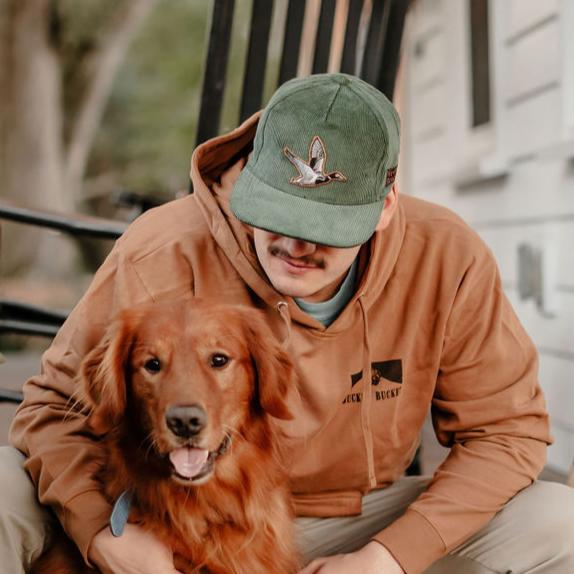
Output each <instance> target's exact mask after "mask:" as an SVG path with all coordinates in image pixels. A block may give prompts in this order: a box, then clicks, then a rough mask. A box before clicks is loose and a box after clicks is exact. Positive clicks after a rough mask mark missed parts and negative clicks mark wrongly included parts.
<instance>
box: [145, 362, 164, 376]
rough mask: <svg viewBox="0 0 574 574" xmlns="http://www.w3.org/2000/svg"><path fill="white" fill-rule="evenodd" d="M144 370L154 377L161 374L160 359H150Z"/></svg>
mask: <svg viewBox="0 0 574 574" xmlns="http://www.w3.org/2000/svg"><path fill="white" fill-rule="evenodd" d="M144 369H145V370H146V371H147V372H148V373H151V374H152V375H153V374H155V373H159V372H160V370H161V363H160V362H159V359H155V358H154V359H149V360H147V361H146V362H145V364H144Z"/></svg>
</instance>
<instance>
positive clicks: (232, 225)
mask: <svg viewBox="0 0 574 574" xmlns="http://www.w3.org/2000/svg"><path fill="white" fill-rule="evenodd" d="M259 117H260V113H257V114H255V115H253V116H252V117H250V118H249V119H247V120H246V121H245V122H244V123H243V124H241V125H240V126H239V127H238V128H237V129H235V130H233V131H232V132H230V133H228V134H225V135H223V136H219V137H216V138H213V139H211V140H208V141H207V142H205V143H203V144H201V145H200V146H198V147H197V148H196V150H195V151H194V153H193V156H192V158H191V172H190V176H191V181H192V185H193V190H194V193H195V194H196V198H197V201H198V204H199V205H200V208H201V210H202V212H203V215H204V217H205V220H206V222H207V224H208V225H209V227H210V230H211V233H212V235H213V237H214V239H215V241H216V242H217V243H218V245H219V246H220V247H221V248H222V249H223V250H224V252H225V253H226V255H227V256H228V258H229V261H231V262H232V264H233V266H234V267H235V269H236V271H237V272H238V273H239V275H240V276H241V277H242V279H243V280H244V281H245V282H246V283H247V285H249V287H250V288H251V289H252V290H253V291H254V292H255V293H256V294H257V295H258V296H259V297H260V298H261V299H262V300H263V301H265V303H267V304H268V305H270V306H272V307H274V308H277V309H278V310H279V308H280V307H281V306H284V305H285V303H286V304H287V308H288V310H289V315H290V317H291V320H293V321H295V322H298V323H301V324H304V325H306V326H307V327H310V328H314V329H317V330H319V331H328V332H329V333H333V334H334V333H336V332H338V331H340V330H344V329H346V328H348V326H349V324H350V323H352V322H353V321H355V320H356V315H355V314H354V313H350V312H349V309H350V308H351V307H355V306H356V304H357V301H358V299H359V298H361V305H362V307H363V312H364V311H367V310H368V309H369V308H370V306H371V305H372V304H373V302H374V301H376V300H377V298H378V296H379V295H380V293H381V291H382V290H383V289H384V287H385V285H386V283H387V281H388V280H389V279H390V277H391V274H392V271H393V269H394V267H395V263H396V261H397V258H398V256H399V253H400V250H401V245H402V241H403V237H404V233H405V228H406V225H405V216H404V212H403V209H402V206H401V205H400V204H399V206H398V209H397V211H396V212H395V215H394V216H393V219H392V221H391V223H390V224H389V226H388V227H387V228H386V229H385V230H384V231H377V232H375V233H374V235H373V236H372V237H371V239H370V240H369V241H368V242H367V243H365V244H364V246H363V248H362V249H361V251H360V253H359V272H358V284H357V289H356V291H355V295H354V296H353V298H352V299H351V300H350V301H349V303H348V304H347V306H346V308H345V309H344V310H343V312H342V313H341V314H340V315H339V317H338V318H337V319H336V320H335V321H334V322H333V323H332V324H331V325H329V326H328V327H325V326H323V325H322V324H321V323H319V322H318V321H316V320H315V319H313V318H312V317H310V316H309V315H308V314H306V313H305V312H304V311H302V310H301V309H300V308H299V307H298V305H297V304H296V303H295V302H294V301H293V299H292V298H291V297H286V296H284V295H282V294H281V293H279V292H277V291H276V290H275V289H274V288H273V286H272V285H271V284H270V282H269V280H268V279H267V277H266V275H265V273H264V271H263V269H262V268H261V265H260V264H259V261H258V259H257V254H256V252H255V248H254V245H253V239H252V230H251V228H250V227H249V226H248V225H246V224H244V223H242V222H241V221H239V220H238V219H237V218H236V217H235V215H234V214H233V213H232V211H231V209H230V207H229V200H230V196H231V191H232V189H233V185H234V184H235V181H236V180H237V178H238V177H239V174H240V172H241V170H242V169H243V167H244V165H245V163H246V161H247V157H248V155H249V153H251V150H252V148H253V139H254V137H255V131H256V129H257V123H258V121H259Z"/></svg>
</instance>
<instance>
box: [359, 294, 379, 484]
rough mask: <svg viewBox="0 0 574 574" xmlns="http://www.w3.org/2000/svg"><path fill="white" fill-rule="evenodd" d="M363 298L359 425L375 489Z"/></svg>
mask: <svg viewBox="0 0 574 574" xmlns="http://www.w3.org/2000/svg"><path fill="white" fill-rule="evenodd" d="M364 296H365V293H361V294H360V295H359V298H358V302H359V306H360V307H361V315H362V317H363V400H362V401H361V425H362V427H363V438H364V440H365V449H366V451H367V467H368V474H369V486H370V487H371V488H375V487H376V486H377V477H376V474H375V454H374V445H373V431H372V425H371V403H372V402H373V393H372V389H371V382H372V373H371V348H370V344H369V322H368V319H367V310H366V309H365V302H364Z"/></svg>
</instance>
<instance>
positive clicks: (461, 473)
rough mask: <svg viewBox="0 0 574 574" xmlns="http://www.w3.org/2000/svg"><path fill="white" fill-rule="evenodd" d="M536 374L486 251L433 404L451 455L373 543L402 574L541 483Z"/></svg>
mask: <svg viewBox="0 0 574 574" xmlns="http://www.w3.org/2000/svg"><path fill="white" fill-rule="evenodd" d="M537 372H538V360H537V354H536V350H535V348H534V345H533V343H532V342H531V340H530V339H529V337H528V335H527V334H526V333H525V331H524V329H523V327H522V326H521V324H520V322H519V321H518V319H517V317H516V315H515V313H514V311H513V310H512V308H511V306H510V303H509V302H508V300H507V299H506V297H505V295H504V293H503V291H502V286H501V281H500V277H499V273H498V269H497V267H496V263H495V261H494V258H493V256H492V255H491V253H490V251H489V250H488V249H487V248H486V247H484V246H483V247H482V249H481V251H480V253H479V254H478V255H476V256H475V258H474V260H473V262H472V264H471V265H470V266H469V267H468V269H467V271H466V273H465V275H464V277H463V279H462V281H461V283H460V286H459V289H458V292H457V294H456V298H455V301H454V303H453V306H452V309H451V312H450V316H449V319H448V324H447V329H446V335H445V340H444V346H443V353H442V357H441V364H440V369H439V373H438V379H437V385H436V389H435V393H434V398H433V403H432V417H433V424H434V428H435V432H436V435H437V438H438V440H439V442H440V443H441V444H442V445H444V446H447V447H450V449H451V450H450V453H449V455H448V456H447V458H446V460H445V461H444V462H443V464H442V465H441V466H440V467H439V468H438V470H437V471H436V473H435V475H434V477H433V479H432V481H431V482H430V484H429V486H428V489H427V490H426V491H425V492H424V493H423V494H422V495H421V496H420V497H419V498H418V499H417V500H416V501H415V502H414V503H413V504H412V505H411V506H410V507H409V508H408V509H407V511H406V512H405V514H404V515H403V516H402V517H401V518H399V519H398V520H397V521H395V522H394V523H393V524H391V525H390V526H389V527H388V528H386V529H385V530H383V531H382V532H381V533H379V534H378V535H377V536H376V537H375V538H376V540H378V541H379V542H381V543H382V544H383V545H384V546H385V547H387V548H388V549H389V551H390V552H391V553H392V554H393V555H394V556H395V558H396V559H397V560H398V561H399V562H400V564H401V565H402V567H403V569H404V570H405V571H406V572H407V573H408V574H412V573H418V572H422V571H423V570H424V569H425V568H426V567H427V566H429V565H430V564H431V563H432V562H434V561H436V560H437V559H439V558H441V557H442V556H443V555H445V554H446V553H447V552H449V551H451V550H453V549H454V548H456V547H457V546H458V545H460V544H461V543H463V542H464V541H465V540H467V539H468V538H469V537H470V536H472V535H473V534H474V533H475V532H477V531H478V530H479V529H480V528H481V527H482V526H484V525H485V524H486V523H487V522H488V521H489V520H491V519H492V518H493V516H494V515H495V513H496V512H497V511H499V510H500V509H501V508H502V507H503V506H504V505H505V504H506V503H507V502H508V501H509V500H510V499H511V498H512V497H513V496H514V495H515V494H517V493H518V492H519V491H520V490H522V489H523V488H525V487H527V486H528V485H530V484H531V483H532V482H533V481H534V480H535V479H536V477H537V476H538V474H539V472H540V471H541V469H542V467H543V465H544V462H545V451H546V446H547V444H550V442H551V438H550V435H549V425H548V415H547V412H546V409H545V403H544V398H543V395H542V391H541V389H540V386H539V383H538V378H537ZM413 540H416V541H417V543H416V545H415V546H414V547H413V543H412V542H413Z"/></svg>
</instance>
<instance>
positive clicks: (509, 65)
mask: <svg viewBox="0 0 574 574" xmlns="http://www.w3.org/2000/svg"><path fill="white" fill-rule="evenodd" d="M570 1H571V0H544V1H542V2H541V1H540V0H507V1H503V2H500V1H497V0H494V2H493V1H492V0H491V4H490V11H491V15H490V18H491V22H490V25H491V26H490V32H491V34H492V37H491V74H492V82H493V86H492V93H493V100H492V103H491V106H492V115H493V118H492V121H491V123H490V125H488V126H483V127H481V128H480V129H478V130H474V131H473V130H472V129H471V128H470V127H469V126H470V118H471V109H470V105H471V103H470V102H471V98H470V66H469V52H468V49H469V48H468V46H469V30H468V12H467V9H468V5H467V2H466V0H418V1H417V3H416V4H415V6H414V9H413V10H412V11H411V13H410V15H409V18H408V22H407V30H406V35H405V46H404V47H405V58H404V65H405V73H404V75H403V78H404V81H405V85H404V86H403V89H402V94H403V99H404V101H402V102H401V108H402V110H403V125H404V131H403V133H404V145H403V158H402V161H401V166H402V169H403V176H402V182H403V186H404V189H403V191H404V192H407V193H412V194H413V195H417V196H420V197H424V198H425V199H429V200H431V201H435V202H437V203H441V204H443V205H446V206H448V207H450V208H452V209H454V210H455V211H456V212H457V213H459V214H460V215H462V216H463V217H464V218H465V219H466V220H467V221H468V222H469V223H470V224H471V225H472V226H473V227H474V228H475V229H476V230H477V231H478V232H479V233H480V234H481V236H482V237H483V238H484V240H485V241H486V242H487V243H488V244H489V246H490V247H491V248H492V250H493V252H494V254H495V256H496V257H497V260H498V263H499V266H500V269H501V274H502V278H503V283H504V286H505V290H506V293H507V295H508V297H509V299H510V300H511V302H512V304H513V306H514V308H515V310H516V312H517V314H518V315H519V317H520V319H521V321H522V323H523V324H524V326H525V327H526V329H527V331H528V332H529V333H530V335H531V337H532V338H533V340H534V342H535V343H536V345H537V347H538V350H539V352H540V378H541V383H542V386H543V388H544V391H545V394H546V398H547V402H548V407H549V411H550V415H551V421H552V431H553V434H554V437H555V440H556V442H555V444H554V445H553V446H552V447H551V448H550V450H549V459H548V463H549V465H550V466H552V467H554V468H555V469H556V470H559V471H562V472H568V471H569V469H570V467H571V465H572V461H573V459H574V247H573V246H574V159H572V157H571V156H572V150H573V149H574V146H572V142H569V141H568V137H572V129H571V128H572V125H570V124H572V117H573V109H574V103H573V102H571V101H570V99H571V98H570V94H572V93H573V86H574V62H572V61H570V64H569V65H568V57H569V56H570V57H571V56H572V55H573V45H572V40H571V38H570V37H569V35H568V34H566V33H565V32H564V31H565V30H566V31H567V30H569V29H570V27H571V25H574V21H573V20H574V10H573V9H572V7H571V6H569V5H568V2H570ZM565 140H566V141H565ZM405 171H406V173H404V172H405ZM522 243H527V244H530V245H532V246H538V247H543V248H544V249H545V254H546V255H547V256H549V257H551V258H554V260H555V262H556V265H555V272H552V273H551V275H550V276H549V277H548V279H549V284H550V286H551V293H550V296H551V300H550V303H549V305H550V307H551V308H552V311H553V315H552V316H550V315H549V314H548V313H546V312H544V311H541V310H540V309H538V308H537V307H536V305H535V303H534V301H533V300H526V301H523V300H521V299H520V297H519V293H518V246H519V245H520V244H522ZM551 271H552V270H551Z"/></svg>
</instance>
